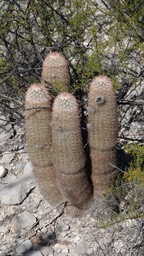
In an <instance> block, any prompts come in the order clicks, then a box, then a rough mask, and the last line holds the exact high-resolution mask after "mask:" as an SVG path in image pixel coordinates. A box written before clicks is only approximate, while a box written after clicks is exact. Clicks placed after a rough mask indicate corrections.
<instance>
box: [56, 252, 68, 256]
mask: <svg viewBox="0 0 144 256" xmlns="http://www.w3.org/2000/svg"><path fill="white" fill-rule="evenodd" d="M67 255H68V254H67V253H64V252H60V253H59V254H58V256H67Z"/></svg>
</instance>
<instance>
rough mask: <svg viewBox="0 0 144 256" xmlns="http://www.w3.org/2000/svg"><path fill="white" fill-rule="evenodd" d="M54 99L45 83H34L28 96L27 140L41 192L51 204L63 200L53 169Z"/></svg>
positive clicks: (26, 101)
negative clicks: (52, 100)
mask: <svg viewBox="0 0 144 256" xmlns="http://www.w3.org/2000/svg"><path fill="white" fill-rule="evenodd" d="M50 123H51V97H50V96H49V94H48V92H47V90H46V89H45V87H44V86H43V85H42V84H32V85H31V86H30V88H29V89H28V91H27V93H26V97H25V124H26V140H27V146H28V152H29V156H30V160H31V162H32V164H33V167H34V174H35V176H36V178H37V181H38V184H39V187H40V190H41V192H42V195H43V196H44V198H46V199H47V200H48V201H49V202H50V203H51V204H52V205H57V204H59V203H60V202H61V201H62V200H63V199H62V196H61V194H60V192H59V190H58V188H57V185H56V178H55V173H54V169H53V166H52V152H51V147H52V139H51V136H52V135H51V126H50Z"/></svg>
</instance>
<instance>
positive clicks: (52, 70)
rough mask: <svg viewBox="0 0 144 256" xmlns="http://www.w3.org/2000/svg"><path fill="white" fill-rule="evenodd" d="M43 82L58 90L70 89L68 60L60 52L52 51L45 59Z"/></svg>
mask: <svg viewBox="0 0 144 256" xmlns="http://www.w3.org/2000/svg"><path fill="white" fill-rule="evenodd" d="M42 82H43V83H44V84H45V86H46V87H48V88H49V87H51V88H52V89H53V90H55V91H56V92H63V91H69V85H70V75H69V68H68V62H67V60H66V59H65V57H64V56H63V55H62V54H61V53H59V52H56V51H55V52H50V53H49V54H48V55H47V57H46V58H45V60H44V61H43V67H42Z"/></svg>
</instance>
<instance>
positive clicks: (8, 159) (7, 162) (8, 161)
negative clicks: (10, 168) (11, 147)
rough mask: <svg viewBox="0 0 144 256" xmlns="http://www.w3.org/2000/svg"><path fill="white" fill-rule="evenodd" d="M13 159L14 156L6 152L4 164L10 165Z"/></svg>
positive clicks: (3, 159)
mask: <svg viewBox="0 0 144 256" xmlns="http://www.w3.org/2000/svg"><path fill="white" fill-rule="evenodd" d="M13 159H14V155H13V154H12V153H10V152H5V154H4V155H3V157H2V162H3V163H5V164H10V163H11V162H12V160H13Z"/></svg>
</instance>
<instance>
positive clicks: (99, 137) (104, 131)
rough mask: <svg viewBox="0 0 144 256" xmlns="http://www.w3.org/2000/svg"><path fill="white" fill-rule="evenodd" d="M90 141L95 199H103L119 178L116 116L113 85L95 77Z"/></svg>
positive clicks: (90, 89)
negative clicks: (117, 176)
mask: <svg viewBox="0 0 144 256" xmlns="http://www.w3.org/2000/svg"><path fill="white" fill-rule="evenodd" d="M88 138H89V146H90V155H91V163H92V181H93V186H94V196H95V197H97V196H101V195H102V194H103V193H105V192H106V190H107V189H108V187H109V186H110V185H111V184H112V182H113V181H114V179H115V176H116V170H115V168H114V166H115V165H116V150H115V148H116V143H117V113H116V99H115V93H114V89H113V84H112V81H111V80H110V79H109V78H108V77H107V76H98V77H95V78H94V79H93V81H92V83H91V84H90V88H89V94H88Z"/></svg>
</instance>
